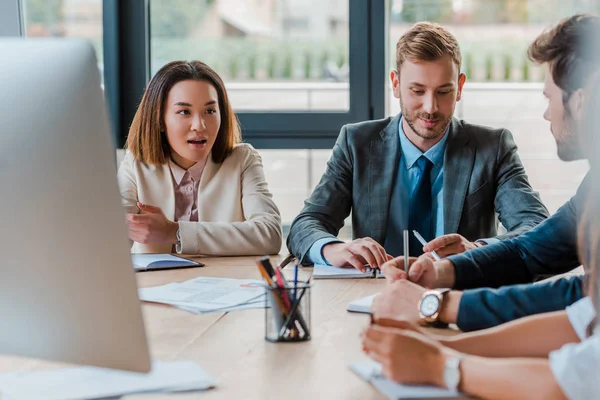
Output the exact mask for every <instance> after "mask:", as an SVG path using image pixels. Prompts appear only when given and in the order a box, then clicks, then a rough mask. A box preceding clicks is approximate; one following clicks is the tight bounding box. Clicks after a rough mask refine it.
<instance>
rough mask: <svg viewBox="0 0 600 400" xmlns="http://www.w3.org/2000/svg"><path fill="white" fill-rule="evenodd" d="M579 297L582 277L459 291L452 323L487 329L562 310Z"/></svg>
mask: <svg viewBox="0 0 600 400" xmlns="http://www.w3.org/2000/svg"><path fill="white" fill-rule="evenodd" d="M582 296H583V276H575V277H571V278H562V279H557V280H554V281H549V282H544V283H538V284H535V285H534V284H531V283H529V284H521V285H510V286H503V287H501V288H500V289H489V288H483V289H471V290H465V291H464V292H463V296H462V299H461V301H460V307H459V308H458V316H457V318H456V325H458V327H459V328H460V329H461V330H462V331H463V332H468V331H474V330H479V329H485V328H491V327H493V326H497V325H500V324H503V323H505V322H509V321H512V320H515V319H517V318H522V317H526V316H529V315H534V314H541V313H545V312H552V311H559V310H564V309H565V308H567V307H568V306H570V305H571V304H573V303H575V302H576V301H577V300H580V299H581V297H582Z"/></svg>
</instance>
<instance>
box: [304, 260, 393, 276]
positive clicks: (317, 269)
mask: <svg viewBox="0 0 600 400" xmlns="http://www.w3.org/2000/svg"><path fill="white" fill-rule="evenodd" d="M312 277H313V278H315V279H356V278H384V275H383V273H382V272H381V271H380V270H379V269H375V268H369V267H367V270H366V271H365V272H360V271H359V270H357V269H356V268H353V267H333V266H331V265H324V264H315V265H314V268H313V273H312Z"/></svg>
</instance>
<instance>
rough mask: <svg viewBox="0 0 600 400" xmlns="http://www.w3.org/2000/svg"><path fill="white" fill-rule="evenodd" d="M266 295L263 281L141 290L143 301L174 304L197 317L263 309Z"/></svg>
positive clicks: (196, 282)
mask: <svg viewBox="0 0 600 400" xmlns="http://www.w3.org/2000/svg"><path fill="white" fill-rule="evenodd" d="M264 292H265V289H264V284H263V282H262V281H260V280H255V279H229V278H205V277H200V278H194V279H191V280H189V281H185V282H182V283H169V284H167V285H162V286H155V287H150V288H143V289H139V290H138V293H139V296H140V299H141V300H144V301H149V302H154V303H164V304H170V305H173V306H176V307H179V308H181V309H183V310H185V311H189V312H193V313H196V314H203V313H209V312H225V311H233V310H245V309H248V308H263V307H264V306H265V297H264Z"/></svg>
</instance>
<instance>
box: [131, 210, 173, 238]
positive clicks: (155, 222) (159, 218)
mask: <svg viewBox="0 0 600 400" xmlns="http://www.w3.org/2000/svg"><path fill="white" fill-rule="evenodd" d="M137 205H138V207H139V209H140V210H142V211H144V212H146V213H147V214H127V215H126V221H127V227H128V230H129V238H130V239H131V240H133V241H134V242H138V243H143V244H149V243H169V244H174V243H177V235H176V232H177V229H178V227H179V225H178V224H177V223H176V222H172V221H169V220H168V219H167V217H166V216H165V214H164V213H163V212H162V210H161V209H160V208H158V207H154V206H151V205H148V204H142V203H139V202H138V204H137Z"/></svg>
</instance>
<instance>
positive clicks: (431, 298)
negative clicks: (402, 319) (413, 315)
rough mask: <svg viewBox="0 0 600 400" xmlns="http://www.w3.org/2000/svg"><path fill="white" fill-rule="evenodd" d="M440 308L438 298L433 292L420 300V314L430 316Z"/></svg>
mask: <svg viewBox="0 0 600 400" xmlns="http://www.w3.org/2000/svg"><path fill="white" fill-rule="evenodd" d="M439 308H440V300H439V299H438V298H437V296H436V295H434V294H428V295H427V296H425V297H424V298H423V301H422V302H421V314H423V315H424V316H426V317H431V316H432V315H433V314H435V313H436V312H437V311H438V309H439Z"/></svg>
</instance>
